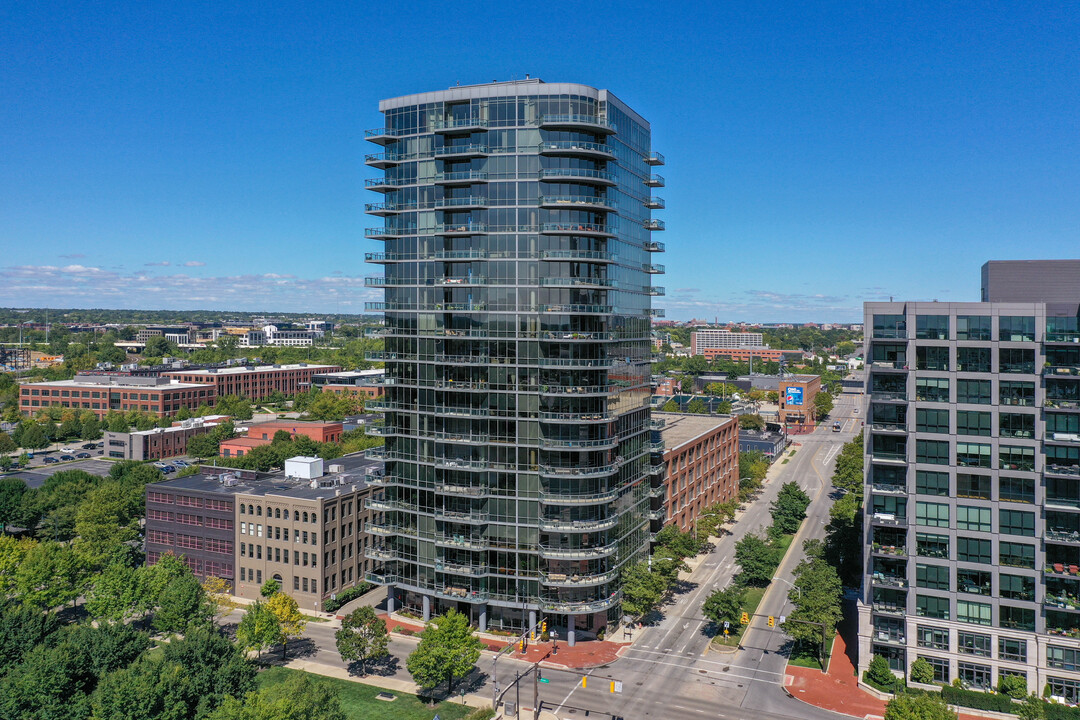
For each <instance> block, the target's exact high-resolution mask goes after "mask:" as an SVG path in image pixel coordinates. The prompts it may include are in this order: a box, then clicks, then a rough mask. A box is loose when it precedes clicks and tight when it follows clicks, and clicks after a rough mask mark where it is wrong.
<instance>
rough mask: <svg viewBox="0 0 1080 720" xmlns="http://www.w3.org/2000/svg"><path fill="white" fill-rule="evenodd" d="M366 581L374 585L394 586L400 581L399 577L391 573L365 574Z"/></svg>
mask: <svg viewBox="0 0 1080 720" xmlns="http://www.w3.org/2000/svg"><path fill="white" fill-rule="evenodd" d="M364 580H366V581H367V582H369V583H371V584H373V585H394V584H395V583H397V581H398V576H397V575H392V574H389V573H375V572H369V573H365V574H364Z"/></svg>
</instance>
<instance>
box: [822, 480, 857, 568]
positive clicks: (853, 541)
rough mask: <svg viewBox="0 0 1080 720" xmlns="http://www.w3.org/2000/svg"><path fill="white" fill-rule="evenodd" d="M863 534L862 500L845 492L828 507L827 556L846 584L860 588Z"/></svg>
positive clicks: (826, 529) (826, 527) (826, 528)
mask: <svg viewBox="0 0 1080 720" xmlns="http://www.w3.org/2000/svg"><path fill="white" fill-rule="evenodd" d="M862 537H863V531H862V501H861V499H860V496H858V495H854V494H852V493H845V494H844V495H842V496H841V497H840V498H839V499H837V500H836V502H834V503H833V505H832V507H831V508H829V524H828V525H826V526H825V559H826V560H828V562H829V564H830V565H832V566H833V567H835V568H836V571H837V572H838V573H839V574H840V580H841V582H843V583H844V586H845V587H857V586H858V584H859V583H860V582H861V581H862Z"/></svg>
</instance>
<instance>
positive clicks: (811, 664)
mask: <svg viewBox="0 0 1080 720" xmlns="http://www.w3.org/2000/svg"><path fill="white" fill-rule="evenodd" d="M835 645H836V633H835V632H834V633H833V637H832V640H831V641H829V651H828V655H827V656H826V658H825V668H826V669H828V666H829V658H831V657H832V653H833V646H835ZM788 665H797V666H798V667H805V668H813V669H814V670H821V661H819V660H818V657H817V647H813V648H809V647H805V646H803V645H801V644H796V645H795V649H794V650H792V651H791V657H790V658H788Z"/></svg>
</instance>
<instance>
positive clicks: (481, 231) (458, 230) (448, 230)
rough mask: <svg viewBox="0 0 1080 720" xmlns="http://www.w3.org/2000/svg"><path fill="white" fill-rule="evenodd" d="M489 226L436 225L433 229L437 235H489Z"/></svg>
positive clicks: (482, 224) (479, 224)
mask: <svg viewBox="0 0 1080 720" xmlns="http://www.w3.org/2000/svg"><path fill="white" fill-rule="evenodd" d="M487 232H488V229H487V225H485V224H484V223H470V222H467V223H456V224H452V225H436V226H435V227H434V228H432V233H433V234H435V235H450V236H453V235H487Z"/></svg>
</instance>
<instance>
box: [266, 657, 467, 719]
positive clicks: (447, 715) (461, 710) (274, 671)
mask: <svg viewBox="0 0 1080 720" xmlns="http://www.w3.org/2000/svg"><path fill="white" fill-rule="evenodd" d="M296 672H303V671H302V670H291V669H289V668H283V667H274V668H270V669H268V670H264V671H262V672H260V673H259V674H258V676H257V682H258V684H259V687H264V686H270V685H274V684H276V683H279V682H283V681H284V680H285V678H287V677H288V676H289V673H296ZM314 677H316V678H317V679H319V680H321V681H323V682H327V683H330V684H331V685H333V686H334V687H335V688H337V691H338V695H339V697H341V708H342V710H344V711H345V717H347V718H349V720H431V718H433V717H435V715H436V714H438V716H439V717H440V718H443V720H461V718H464V717H465V716H466V715H468V714H469V713H470V712H471V711H472V710H473V709H474V708H470V707H467V706H465V705H461V704H454V703H446V702H441V703H439V704H438V705H436V706H435V707H430V706H429V705H427V704H426V703H424V702H421V701H420V700H419V699H417V697H416V696H415V695H409V694H407V693H400V692H398V691H396V690H391V691H388V692H392V693H393V694H394V695H396V696H397V700H394V701H393V702H386V701H384V700H376V699H375V696H376V695H377V694H378V693H380V692H383V689H382V688H378V687H375V686H374V685H365V684H363V683H360V682H352V681H350V680H339V679H338V678H330V677H321V676H318V675H316V676H314Z"/></svg>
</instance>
